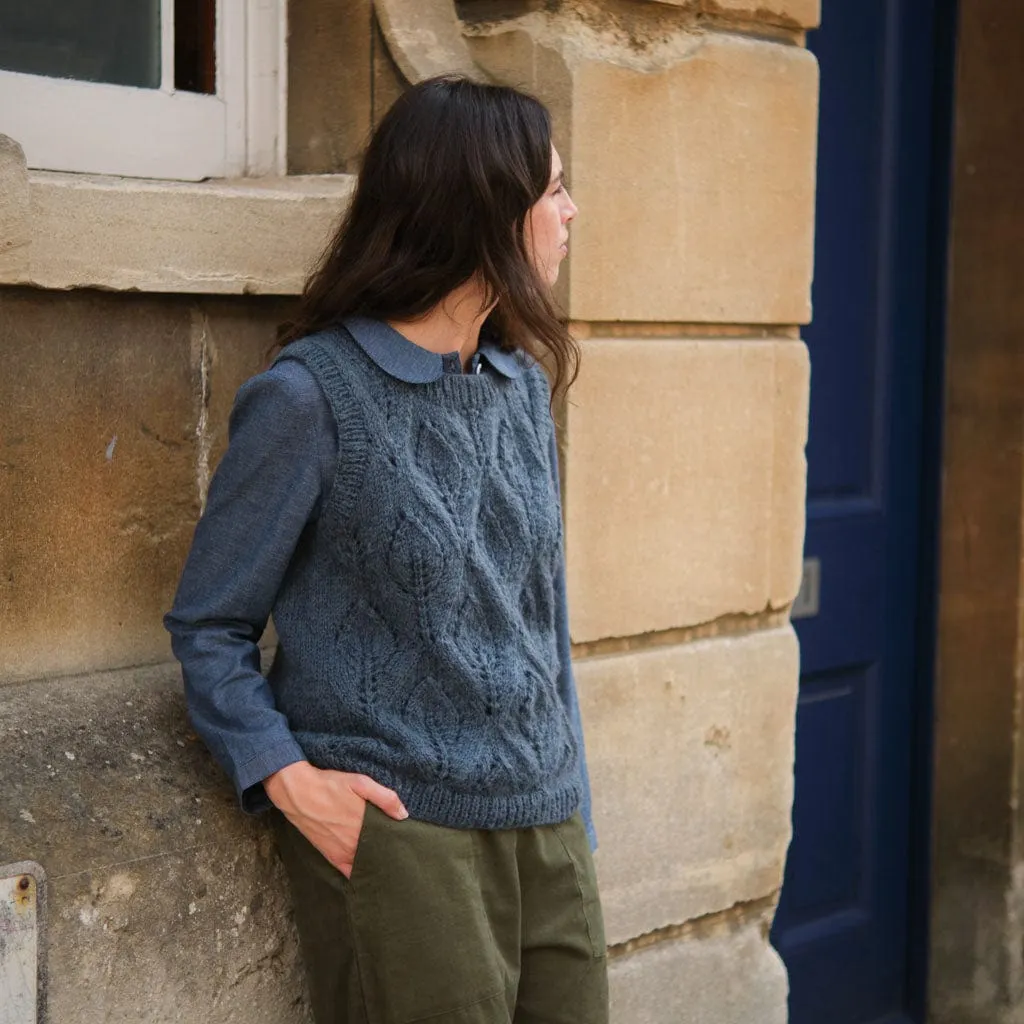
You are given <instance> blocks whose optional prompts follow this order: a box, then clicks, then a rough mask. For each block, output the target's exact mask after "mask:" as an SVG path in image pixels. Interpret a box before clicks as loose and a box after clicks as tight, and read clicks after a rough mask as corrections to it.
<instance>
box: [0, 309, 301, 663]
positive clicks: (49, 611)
mask: <svg viewBox="0 0 1024 1024" xmlns="http://www.w3.org/2000/svg"><path fill="white" fill-rule="evenodd" d="M282 311H283V307H282V306H281V305H280V304H279V303H278V302H277V301H276V300H252V299H248V300H244V299H230V300H229V299H219V300H214V301H211V302H210V303H208V304H207V305H206V306H205V307H204V306H203V305H201V304H197V303H196V302H195V301H193V300H186V299H182V298H179V297H159V298H156V297H143V296H137V295H136V296H115V295H107V294H102V293H98V292H75V293H43V292H33V291H28V290H25V291H19V290H14V289H8V290H6V291H3V292H0V331H2V333H3V337H4V345H5V356H6V358H7V359H8V360H9V363H10V365H11V366H16V367H17V368H18V371H17V373H9V374H6V375H5V376H4V377H3V378H2V379H0V493H2V497H3V500H2V501H0V537H2V538H3V543H2V545H0V651H2V656H0V682H4V681H10V680H14V679H26V678H33V677H39V676H43V675H47V674H53V673H70V672H81V671H86V670H91V669H98V668H109V667H116V666H121V665H129V664H138V663H147V662H154V661H160V660H164V659H166V658H167V657H168V654H169V645H168V639H167V635H166V633H165V632H164V630H163V628H162V625H161V616H162V614H163V612H164V611H166V610H167V608H168V607H169V605H170V602H171V599H172V596H173V594H174V590H175V587H176V585H177V579H178V573H179V572H180V569H181V565H182V562H183V560H184V557H185V553H186V551H187V549H188V545H189V542H190V540H191V535H192V527H193V525H194V523H195V519H196V515H197V514H198V509H199V503H200V496H201V493H202V483H203V481H202V479H201V475H202V473H201V471H202V469H203V466H204V465H207V466H209V464H210V463H211V462H214V461H215V460H216V457H217V455H218V454H219V451H220V450H221V449H222V447H223V443H224V437H225V434H226V424H227V414H228V410H229V409H230V404H231V399H232V398H233V396H234V391H235V389H236V388H237V386H238V384H239V383H241V380H243V379H244V378H245V377H247V376H249V375H250V373H252V372H255V370H256V369H258V368H259V365H260V363H261V362H262V359H263V351H265V349H266V348H267V346H269V345H270V343H271V341H272V340H273V325H274V323H276V321H277V320H278V319H280V314H281V312H282ZM204 346H205V348H204ZM204 353H205V354H204ZM204 358H205V359H206V362H207V371H206V374H205V380H204V371H203V360H204ZM204 390H205V394H206V399H205V406H206V408H205V410H204V398H203V395H204ZM204 412H205V421H204V422H202V423H201V422H200V420H201V418H202V417H204ZM204 460H205V462H204Z"/></svg>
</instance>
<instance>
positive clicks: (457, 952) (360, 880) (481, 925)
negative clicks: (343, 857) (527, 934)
mask: <svg viewBox="0 0 1024 1024" xmlns="http://www.w3.org/2000/svg"><path fill="white" fill-rule="evenodd" d="M367 822H368V823H369V827H368V828H367V825H366V824H365V823H364V829H363V835H362V837H361V838H360V848H359V849H358V851H357V854H356V861H355V866H354V869H353V872H352V878H351V883H350V885H349V892H350V904H351V916H352V923H353V930H354V940H355V946H356V950H357V955H358V959H359V968H360V976H361V978H362V983H363V991H364V994H365V998H366V1003H367V1010H368V1016H369V1018H370V1020H371V1021H373V1022H375V1024H376V1022H379V1024H412V1022H413V1021H422V1020H427V1019H428V1018H433V1017H439V1018H441V1017H445V1018H446V1015H448V1014H451V1015H452V1016H451V1019H452V1020H453V1021H454V1020H458V1021H459V1022H460V1024H461V1022H463V1021H465V1022H467V1024H469V1022H475V1021H481V1022H484V1021H491V1020H494V1019H496V1017H495V1014H494V1012H493V1009H492V1008H489V1004H492V1003H500V1002H503V1001H504V998H505V989H506V972H505V970H504V968H503V966H502V963H501V960H500V957H499V956H498V955H497V952H496V949H495V943H494V936H493V933H492V927H491V922H490V921H489V920H488V913H487V908H486V907H485V905H484V900H483V896H482V892H481V884H480V879H479V875H478V871H477V853H476V846H475V843H474V838H473V834H472V833H471V832H468V831H464V830H459V829H449V828H442V827H440V826H438V825H429V824H426V823H424V822H419V821H413V820H412V819H407V820H405V821H394V820H393V819H391V818H389V817H387V816H386V815H385V814H383V812H381V811H379V810H377V808H375V807H373V806H371V805H368V806H367ZM364 840H366V842H365V844H364ZM455 1011H462V1012H460V1013H458V1015H456V1013H455ZM446 1019H447V1018H446Z"/></svg>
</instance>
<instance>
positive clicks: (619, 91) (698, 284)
mask: <svg viewBox="0 0 1024 1024" xmlns="http://www.w3.org/2000/svg"><path fill="white" fill-rule="evenodd" d="M817 88H818V86H817V64H816V62H815V59H814V57H813V55H811V54H810V53H809V52H807V51H806V50H802V49H800V48H798V47H794V46H783V45H778V44H774V43H768V42H763V41H755V40H749V39H742V38H740V37H724V36H715V35H709V36H708V37H707V39H706V41H705V42H704V43H703V44H702V45H700V46H699V47H698V48H696V49H695V50H694V52H693V53H692V55H691V56H690V57H689V58H688V59H686V60H683V61H681V62H680V63H678V64H676V65H674V66H672V67H668V68H665V69H663V70H660V71H657V72H653V71H646V72H645V71H638V70H635V69H632V68H628V67H621V66H617V65H615V64H613V63H610V62H604V61H587V62H584V63H581V65H580V66H579V67H578V68H577V69H576V73H575V75H574V78H573V114H572V146H571V157H570V161H571V164H570V167H571V175H572V179H571V180H572V190H573V198H574V199H575V201H576V203H577V205H578V206H579V208H580V215H579V217H578V219H577V221H576V223H575V224H574V225H573V229H572V240H571V243H570V245H571V249H572V255H573V259H572V261H571V263H570V264H569V267H568V269H569V313H570V315H571V316H572V317H573V318H574V319H579V320H670V321H671V320H677V321H695V322H705V321H708V322H729V323H780V324H781V323H806V322H807V321H808V320H809V319H810V315H811V310H810V287H811V274H812V265H813V255H814V253H813V243H814V196H815V154H816V135H817Z"/></svg>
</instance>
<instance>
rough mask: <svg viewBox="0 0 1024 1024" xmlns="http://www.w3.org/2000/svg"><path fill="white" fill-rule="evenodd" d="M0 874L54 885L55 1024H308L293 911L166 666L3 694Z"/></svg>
mask: <svg viewBox="0 0 1024 1024" xmlns="http://www.w3.org/2000/svg"><path fill="white" fill-rule="evenodd" d="M0 749H2V750H3V752H4V765H5V769H6V770H5V776H4V785H3V787H2V789H0V863H10V862H13V861H20V860H35V861H38V862H39V863H40V864H42V866H43V868H44V869H45V871H46V874H47V882H46V886H47V892H46V900H47V908H46V921H45V929H46V943H45V957H46V967H47V975H48V979H49V987H48V996H49V998H48V1004H49V1005H48V1011H49V1012H48V1015H47V1018H46V1019H47V1021H48V1022H50V1024H101V1022H104V1021H111V1020H123V1021H146V1024H171V1022H180V1021H203V1022H204V1024H207V1022H208V1024H236V1022H240V1021H246V1022H252V1024H305V1022H307V1021H308V1011H307V1001H306V999H305V995H304V989H303V983H302V977H301V973H302V972H301V965H300V963H299V958H298V952H297V945H296V940H295V934H294V929H293V926H292V923H291V920H290V898H289V896H288V889H287V883H286V881H285V879H284V876H283V873H282V871H281V868H280V865H279V862H278V860H277V856H276V853H275V851H274V846H273V842H272V839H271V836H270V834H269V832H268V829H267V826H266V823H265V822H264V821H263V820H262V819H256V820H254V819H249V818H246V817H245V816H244V815H243V814H242V813H241V811H240V810H239V808H238V804H237V800H236V798H235V795H234V793H233V792H232V791H231V790H230V787H229V786H228V784H227V783H226V781H225V779H224V778H223V776H222V775H221V773H220V772H219V770H218V769H217V768H216V766H215V765H214V764H213V762H212V760H211V759H210V758H209V756H208V755H207V754H206V752H205V750H204V749H203V748H202V746H201V744H200V743H199V742H198V741H197V740H196V737H195V736H194V735H193V734H192V733H191V731H190V729H189V727H188V723H187V721H186V717H185V708H184V701H183V699H182V696H181V683H180V677H179V675H178V672H177V669H176V668H170V667H164V668H157V669H144V670H134V671H131V672H123V673H112V674H105V675H97V676H88V677H80V678H75V679H68V680H60V681H48V682H41V683H24V684H15V685H11V686H7V687H4V688H3V689H2V690H0Z"/></svg>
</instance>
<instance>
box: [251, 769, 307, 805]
mask: <svg viewBox="0 0 1024 1024" xmlns="http://www.w3.org/2000/svg"><path fill="white" fill-rule="evenodd" d="M315 771H316V769H315V768H314V767H313V766H312V765H311V764H310V763H309V762H308V761H293V762H292V763H291V764H289V765H285V766H284V768H279V769H278V770H277V771H276V772H274V773H273V774H272V775H268V776H267V777H266V778H265V779H264V780H263V788H264V789H265V790H266V793H267V796H268V797H269V798H270V802H271V803H272V804H273V805H274V806H275V807H276V808H277V809H278V810H279V811H285V810H287V809H288V808H289V807H292V806H294V803H295V801H294V799H293V797H292V794H293V793H294V787H295V785H296V783H298V782H300V781H301V780H302V779H303V778H304V777H307V778H308V776H309V773H310V772H315Z"/></svg>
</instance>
